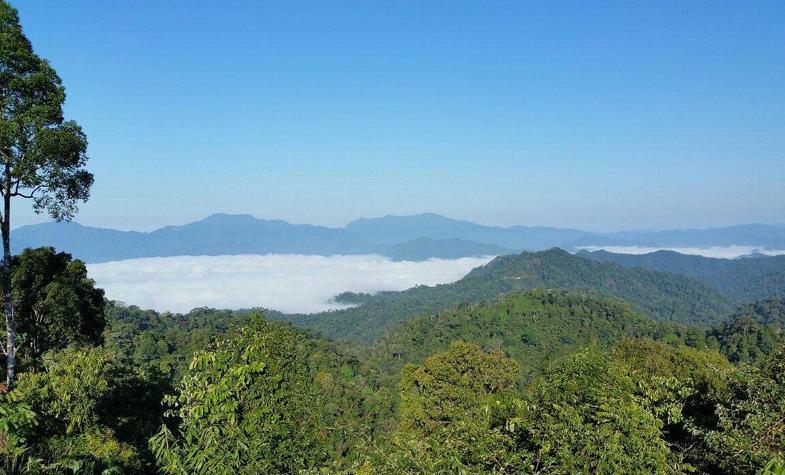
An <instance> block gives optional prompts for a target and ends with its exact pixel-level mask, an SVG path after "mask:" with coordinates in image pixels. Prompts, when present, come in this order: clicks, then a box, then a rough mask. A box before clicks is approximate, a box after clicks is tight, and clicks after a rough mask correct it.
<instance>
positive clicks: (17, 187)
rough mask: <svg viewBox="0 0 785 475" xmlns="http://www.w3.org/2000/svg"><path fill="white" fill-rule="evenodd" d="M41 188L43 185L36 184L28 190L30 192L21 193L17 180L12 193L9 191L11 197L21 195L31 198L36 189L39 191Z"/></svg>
mask: <svg viewBox="0 0 785 475" xmlns="http://www.w3.org/2000/svg"><path fill="white" fill-rule="evenodd" d="M41 188H43V185H38V186H36V187H35V188H33V189H32V190H31V191H30V193H27V194H25V193H22V192H20V191H19V182H17V183H16V189H15V190H14V192H13V193H11V197H14V196H21V197H22V198H32V197H33V196H34V195H35V193H36V192H37V191H39V190H40V189H41Z"/></svg>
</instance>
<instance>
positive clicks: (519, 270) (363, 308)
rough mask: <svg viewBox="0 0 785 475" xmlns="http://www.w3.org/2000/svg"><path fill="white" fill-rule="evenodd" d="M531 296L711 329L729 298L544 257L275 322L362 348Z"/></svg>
mask: <svg viewBox="0 0 785 475" xmlns="http://www.w3.org/2000/svg"><path fill="white" fill-rule="evenodd" d="M534 288H542V289H570V290H581V291H587V292H594V293H597V294H600V295H605V296H609V297H617V298H621V299H623V300H625V301H627V302H629V303H630V304H631V305H632V306H633V308H634V309H635V310H638V311H642V312H644V313H646V314H647V315H649V316H651V317H653V318H655V319H658V320H663V321H669V322H677V323H694V324H712V323H716V322H720V321H722V319H723V318H725V317H727V315H728V314H729V313H730V312H731V311H732V309H733V305H732V304H731V302H730V300H729V299H728V298H726V297H724V296H723V295H721V294H720V293H718V292H717V291H715V290H714V289H712V288H710V287H708V286H707V285H705V284H703V283H701V282H699V281H697V280H694V279H691V278H689V277H686V276H683V275H678V274H670V273H663V272H655V271H649V270H646V269H641V268H625V267H622V266H620V265H617V264H614V263H603V262H595V261H592V260H590V259H584V258H582V257H578V256H575V255H572V254H570V253H568V252H566V251H563V250H561V249H551V250H548V251H541V252H523V253H520V254H515V255H508V256H500V257H497V258H495V259H494V260H493V261H491V262H490V263H488V264H487V265H485V266H482V267H478V268H476V269H474V270H472V271H471V272H470V273H469V274H467V275H466V276H465V277H464V278H462V279H461V280H459V281H457V282H454V283H451V284H443V285H437V286H434V287H426V286H420V287H415V288H412V289H409V290H405V291H401V292H380V293H378V294H376V295H373V296H368V295H356V294H350V293H345V294H342V295H340V296H338V301H339V302H344V303H359V302H361V303H362V305H360V306H357V307H353V308H349V309H346V310H338V311H329V312H323V313H319V314H314V315H288V316H285V317H282V318H284V319H285V320H287V321H290V322H292V323H294V324H295V325H298V326H302V327H305V328H309V329H312V330H314V331H315V332H317V333H319V334H321V335H323V336H327V337H332V338H346V339H350V340H353V341H358V342H361V343H369V342H372V341H375V340H376V339H377V338H379V337H381V336H384V335H385V334H386V333H387V332H388V331H389V330H390V329H391V328H393V327H395V326H396V325H398V324H400V323H401V322H403V321H404V320H405V319H407V318H408V317H410V316H413V315H418V314H424V313H431V312H434V311H436V310H438V309H441V308H447V307H451V306H453V305H457V304H459V303H461V302H475V303H476V302H480V301H482V300H487V299H492V298H494V297H496V296H497V295H499V294H500V293H503V292H509V291H513V290H524V289H534Z"/></svg>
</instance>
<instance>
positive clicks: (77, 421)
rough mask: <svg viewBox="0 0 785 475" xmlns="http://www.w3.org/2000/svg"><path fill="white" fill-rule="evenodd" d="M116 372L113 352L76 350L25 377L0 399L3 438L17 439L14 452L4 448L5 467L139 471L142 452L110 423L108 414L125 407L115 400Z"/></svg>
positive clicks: (32, 470) (52, 358) (49, 359)
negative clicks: (21, 462) (113, 396)
mask: <svg viewBox="0 0 785 475" xmlns="http://www.w3.org/2000/svg"><path fill="white" fill-rule="evenodd" d="M116 373H117V369H116V368H115V367H114V364H113V355H112V354H111V353H110V352H109V351H107V350H105V349H103V348H76V347H69V348H66V349H65V350H63V351H62V352H59V353H54V352H50V353H48V354H47V355H46V356H45V358H44V364H43V370H42V371H32V372H23V373H20V375H19V378H18V381H17V386H16V388H15V389H14V391H12V392H10V393H8V394H5V395H0V407H2V408H3V410H0V438H2V436H3V435H4V434H3V433H4V432H6V433H7V434H8V435H10V436H13V437H14V439H15V440H13V442H14V446H13V447H12V449H13V450H12V451H7V452H6V453H5V454H4V453H3V450H0V456H3V455H4V456H5V460H6V464H7V465H10V464H9V461H14V459H16V461H15V462H14V464H15V465H16V466H17V467H18V466H19V465H21V464H20V459H23V458H25V459H26V460H24V463H23V465H24V470H23V471H22V473H81V474H93V473H96V474H97V473H138V472H139V471H140V469H141V465H140V460H139V453H138V451H137V450H136V449H135V448H134V447H133V446H131V445H130V444H128V443H126V442H123V441H121V440H120V439H119V438H118V437H117V434H116V433H115V430H114V428H113V427H110V425H109V424H107V423H108V422H111V421H112V418H111V417H107V416H106V413H107V412H110V411H113V412H116V411H118V410H119V411H122V409H123V407H124V405H120V404H116V403H117V401H116V400H113V399H111V398H110V396H111V393H112V391H113V387H114V386H115V385H116V381H115V380H116V378H117V377H118V375H117V374H116ZM126 397H128V395H126ZM134 397H135V398H137V397H138V395H134ZM110 405H111V406H114V407H107V406H110ZM9 472H10V473H19V472H16V471H14V469H12V470H9Z"/></svg>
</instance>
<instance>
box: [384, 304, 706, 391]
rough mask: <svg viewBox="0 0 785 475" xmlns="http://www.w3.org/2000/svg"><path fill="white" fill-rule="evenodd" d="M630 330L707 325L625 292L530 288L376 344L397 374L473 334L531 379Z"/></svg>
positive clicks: (686, 330) (666, 331)
mask: <svg viewBox="0 0 785 475" xmlns="http://www.w3.org/2000/svg"><path fill="white" fill-rule="evenodd" d="M690 332H692V334H693V336H692V337H689V336H688V335H689V334H690ZM623 336H628V337H642V336H647V337H651V338H656V339H662V338H664V337H668V339H669V340H671V341H673V339H674V338H675V339H677V340H681V341H694V340H696V339H700V338H701V330H700V329H697V328H694V327H687V326H683V325H675V324H671V323H665V322H657V321H654V320H651V319H649V318H646V317H645V316H643V315H642V314H640V313H637V312H634V311H633V310H632V309H631V308H630V306H629V305H628V304H627V303H625V302H622V301H619V300H617V299H609V298H602V297H598V296H595V295H590V294H586V293H582V292H576V291H561V290H557V291H545V290H528V291H524V292H511V293H509V294H505V295H502V296H499V297H498V298H496V299H494V300H490V301H483V302H479V303H476V304H464V305H459V306H457V307H453V308H450V309H447V310H443V311H440V312H436V313H433V314H430V315H427V316H419V317H415V318H412V319H411V320H409V321H408V322H406V323H404V324H402V325H401V326H400V327H398V328H397V329H395V330H394V331H393V332H392V333H391V334H390V335H388V336H387V337H384V338H382V339H381V340H380V341H379V342H378V343H377V344H376V345H375V347H374V350H373V362H374V365H376V366H378V367H380V368H383V369H384V371H385V372H386V373H387V374H391V375H394V374H397V373H398V372H399V371H400V369H401V368H402V367H403V366H404V365H405V364H407V363H420V362H422V360H424V359H425V358H426V357H427V356H428V355H430V354H433V353H436V352H439V351H444V350H446V349H447V348H448V347H449V346H450V344H451V343H452V342H453V341H455V340H465V341H468V342H470V343H472V344H475V345H477V346H479V347H481V348H485V349H489V350H490V349H500V350H502V351H503V352H504V353H505V354H507V355H509V356H510V357H511V358H513V359H514V360H516V361H517V362H518V363H519V364H520V369H521V376H522V380H526V379H528V378H529V377H530V376H531V375H534V374H537V373H539V372H540V371H541V370H542V369H544V368H545V367H546V366H547V365H548V363H549V362H551V361H554V360H556V359H557V358H559V357H561V356H563V355H565V354H568V353H571V352H573V351H575V350H577V349H580V348H583V347H586V346H588V345H591V344H592V343H598V344H601V345H603V346H605V345H608V346H609V345H612V344H613V343H615V342H616V341H617V340H618V339H619V338H621V337H623Z"/></svg>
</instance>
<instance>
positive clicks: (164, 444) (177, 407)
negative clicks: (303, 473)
mask: <svg viewBox="0 0 785 475" xmlns="http://www.w3.org/2000/svg"><path fill="white" fill-rule="evenodd" d="M298 337H299V334H297V333H296V332H294V331H293V330H291V329H290V328H288V327H287V326H285V325H283V324H280V323H271V322H267V321H265V320H264V319H262V318H261V316H257V317H255V319H254V321H253V322H252V323H251V325H249V326H248V327H244V328H241V329H238V330H236V331H234V332H233V334H232V335H230V336H229V337H227V338H225V339H222V340H220V341H218V342H216V343H215V345H214V347H213V348H212V349H211V350H207V351H198V352H196V354H194V357H193V360H192V361H191V365H190V367H189V369H188V371H187V372H186V374H185V376H184V377H183V380H182V382H181V384H180V386H179V387H178V389H177V394H176V395H172V396H167V397H166V398H165V399H164V402H165V404H166V405H168V407H169V408H170V409H171V410H170V411H169V415H171V416H177V417H179V419H180V422H179V426H178V428H177V430H176V431H171V430H169V429H168V428H167V427H166V426H164V427H162V428H161V431H160V432H159V433H158V434H156V435H155V436H154V437H153V438H152V439H151V441H150V443H151V446H152V448H153V452H154V454H155V456H156V459H157V460H158V462H159V466H160V468H161V471H162V472H163V473H171V474H181V473H193V474H216V475H218V474H227V475H228V474H235V473H240V474H246V473H247V474H256V473H268V474H276V473H297V472H298V471H299V470H303V469H306V468H310V467H313V466H315V465H316V464H317V463H319V462H321V461H322V459H323V458H324V457H325V454H326V452H327V451H326V447H324V443H323V440H321V437H320V433H319V430H320V427H321V421H320V420H319V417H320V416H319V406H320V402H319V401H318V399H317V397H316V395H315V394H314V391H313V387H312V382H311V377H310V375H309V373H308V368H307V366H306V365H305V364H304V361H303V358H304V355H301V354H298V351H297V349H298V346H297V339H298Z"/></svg>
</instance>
